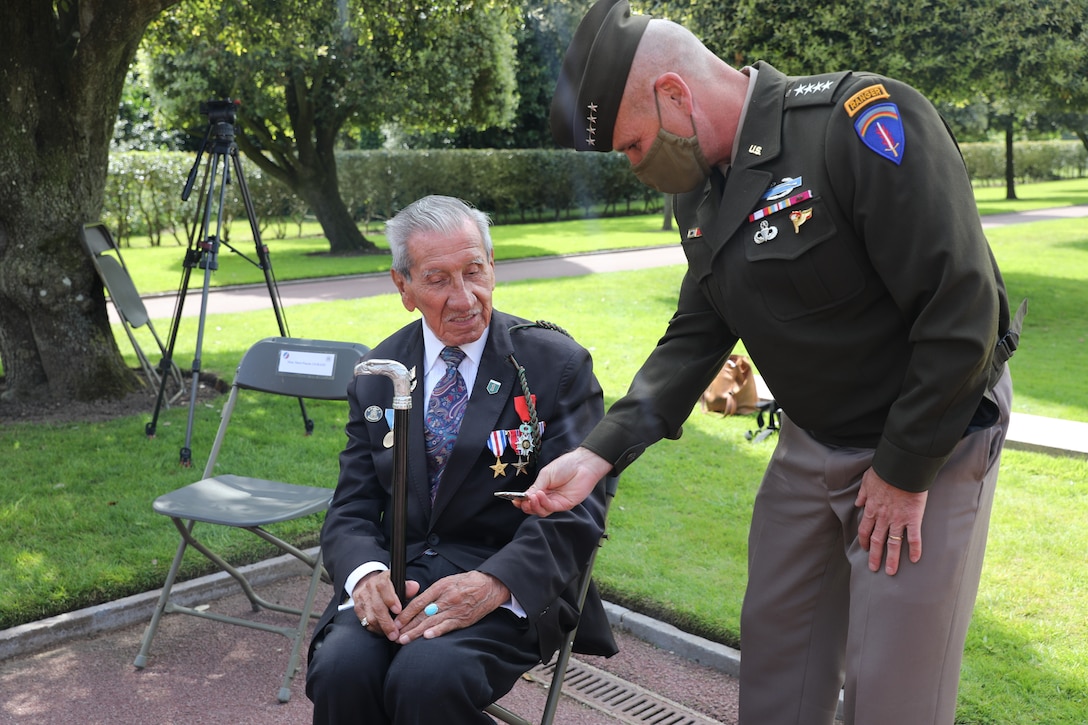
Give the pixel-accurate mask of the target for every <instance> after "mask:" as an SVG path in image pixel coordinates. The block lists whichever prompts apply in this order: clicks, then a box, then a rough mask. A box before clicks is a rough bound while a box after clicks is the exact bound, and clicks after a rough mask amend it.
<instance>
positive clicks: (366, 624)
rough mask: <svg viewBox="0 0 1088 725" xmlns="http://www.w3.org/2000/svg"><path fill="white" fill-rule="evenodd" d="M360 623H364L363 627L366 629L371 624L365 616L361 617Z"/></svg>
mask: <svg viewBox="0 0 1088 725" xmlns="http://www.w3.org/2000/svg"><path fill="white" fill-rule="evenodd" d="M359 624H361V625H363V629H366V628H367V627H369V626H370V622H369V621H367V618H366V617H363V618H362V619H360V620H359Z"/></svg>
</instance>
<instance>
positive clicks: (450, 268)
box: [392, 220, 495, 346]
mask: <svg viewBox="0 0 1088 725" xmlns="http://www.w3.org/2000/svg"><path fill="white" fill-rule="evenodd" d="M408 258H409V259H410V260H411V267H410V269H411V279H408V278H405V277H403V276H402V275H400V274H398V273H397V272H396V271H393V272H392V276H393V283H394V284H396V285H397V289H398V290H400V299H401V302H402V303H403V304H404V307H405V309H407V310H408V311H409V312H412V311H414V310H417V309H418V310H419V311H420V313H422V315H423V319H425V320H426V321H427V326H428V327H430V328H431V330H433V331H434V333H435V335H437V336H438V339H439V340H441V341H442V343H443V344H445V345H454V346H456V345H465V344H468V343H470V342H473V341H474V340H478V339H479V338H480V335H482V334H483V333H484V330H485V329H486V328H487V326H488V324H489V323H490V322H491V293H492V291H493V290H494V289H495V259H494V255H489V254H487V252H486V251H485V250H484V243H483V240H482V239H480V232H479V230H478V229H477V228H476V226H475V225H474V224H473V223H472V222H470V221H468V220H466V221H465V223H464V224H463V225H462V227H461V230H460V231H459V232H458V233H457V234H454V235H452V236H450V235H448V234H445V233H443V232H426V233H422V234H416V235H415V236H413V237H412V238H411V239H410V240H409V241H408Z"/></svg>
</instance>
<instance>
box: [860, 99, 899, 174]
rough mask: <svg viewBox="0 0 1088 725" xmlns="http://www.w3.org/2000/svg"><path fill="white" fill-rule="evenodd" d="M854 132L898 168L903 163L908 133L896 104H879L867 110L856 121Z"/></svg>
mask: <svg viewBox="0 0 1088 725" xmlns="http://www.w3.org/2000/svg"><path fill="white" fill-rule="evenodd" d="M854 130H855V131H856V132H857V134H858V138H860V139H861V140H862V142H863V143H864V144H865V145H866V146H868V147H869V148H870V149H871V150H873V151H875V152H876V153H878V154H880V155H881V156H883V157H884V158H886V159H888V160H889V161H891V162H893V163H894V164H895V165H896V166H898V165H899V164H901V163H903V150H904V147H905V145H906V140H907V139H906V132H905V131H904V130H903V120H902V118H900V116H899V107H898V106H896V105H895V104H894V103H888V102H884V103H878V104H877V105H875V106H872V107H870V108H868V109H866V110H865V112H864V113H862V114H860V115H859V116H858V117H857V118H856V119H855V120H854Z"/></svg>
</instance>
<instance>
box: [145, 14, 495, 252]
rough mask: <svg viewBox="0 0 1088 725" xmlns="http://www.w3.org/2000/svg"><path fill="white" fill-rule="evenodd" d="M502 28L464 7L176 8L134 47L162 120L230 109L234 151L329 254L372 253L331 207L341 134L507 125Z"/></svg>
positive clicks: (335, 199) (347, 217)
mask: <svg viewBox="0 0 1088 725" xmlns="http://www.w3.org/2000/svg"><path fill="white" fill-rule="evenodd" d="M512 23H513V18H512V17H511V16H510V14H509V13H508V12H507V10H506V9H505V6H504V4H503V3H499V2H474V1H472V0H464V1H461V2H450V3H438V4H431V3H421V2H386V1H383V0H342V1H340V0H313V1H311V0H236V1H234V2H227V3H223V2H212V1H211V0H186V2H184V3H182V4H181V5H179V6H178V7H176V8H175V9H174V10H173V11H171V12H170V13H168V14H166V15H165V16H164V17H163V18H162V20H161V22H160V23H158V24H157V26H156V27H155V28H154V29H153V30H152V32H151V33H150V34H149V37H148V40H147V42H148V44H149V47H151V48H153V53H151V54H150V55H151V58H152V66H153V86H154V87H155V88H156V89H157V95H158V101H159V105H160V107H161V108H162V109H163V110H164V111H166V113H167V115H168V117H169V118H171V119H174V120H175V121H176V122H178V123H179V124H181V123H185V122H190V123H191V122H192V121H194V120H196V115H195V112H196V110H197V108H198V106H199V102H200V101H202V100H208V99H211V98H233V99H236V100H239V101H240V102H241V106H240V110H239V113H238V120H239V124H240V127H241V131H242V132H241V133H240V134H239V135H238V137H237V143H238V147H239V148H240V149H241V150H242V151H243V152H245V154H246V156H247V157H249V158H250V159H252V160H253V162H254V163H256V164H257V165H258V166H260V168H261V169H262V171H264V172H266V173H268V174H269V175H271V176H272V177H274V178H276V179H278V180H280V181H282V182H283V183H284V184H286V185H287V186H288V187H290V188H291V189H292V190H293V191H294V192H295V193H296V194H297V195H298V196H299V197H301V198H302V199H303V200H304V201H305V202H306V203H307V204H308V205H309V206H310V208H311V210H313V211H314V213H315V215H316V216H317V218H318V221H319V222H320V223H321V224H322V227H323V230H324V231H325V234H326V236H327V237H328V238H329V240H330V245H331V248H332V249H333V251H350V250H361V249H373V245H372V244H371V243H369V242H367V241H366V240H365V239H364V238H363V236H362V234H361V233H360V232H359V230H358V228H357V226H356V225H355V223H354V221H353V219H352V217H351V214H350V212H349V210H348V209H347V208H346V207H345V206H344V203H343V201H342V200H341V198H340V193H339V188H338V184H337V178H336V159H335V154H334V151H335V150H336V148H337V145H338V143H339V142H341V141H342V140H343V139H344V138H345V132H346V131H348V130H353V129H354V130H358V129H361V130H364V131H371V132H373V131H377V130H379V129H381V128H383V127H386V128H398V129H402V130H405V131H408V132H423V131H431V132H433V131H443V132H451V131H457V130H460V129H466V128H485V127H488V126H496V125H503V124H505V123H507V122H509V120H510V119H511V117H512V114H513V111H514V108H515V106H516V97H515V93H514V91H515V80H514V78H515V68H516V58H515V54H514V39H513V35H512V29H513V26H512Z"/></svg>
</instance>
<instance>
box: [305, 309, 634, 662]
mask: <svg viewBox="0 0 1088 725" xmlns="http://www.w3.org/2000/svg"><path fill="white" fill-rule="evenodd" d="M526 322H528V321H527V320H523V319H520V318H516V317H512V316H510V315H506V314H503V313H501V312H499V311H497V310H496V311H494V312H493V315H492V318H491V329H490V333H489V336H488V340H487V344H486V346H485V348H484V354H483V359H482V360H481V361H480V366H479V371H478V374H477V377H476V382H475V386H474V388H473V391H472V395H471V398H470V399H469V405H468V408H467V410H466V412H465V417H464V419H463V421H462V423H461V430H460V433H459V435H458V439H457V443H456V444H455V446H454V449H453V452H452V454H451V456H450V461H449V463H448V464H447V467H446V470H445V473H444V474H443V478H442V482H441V484H440V485H439V489H438V493H437V497H436V499H435V502H434V505H433V507H432V505H431V501H430V493H429V486H428V482H427V461H426V454H425V452H424V450H425V449H424V442H423V419H424V416H425V413H426V405H427V401H426V400H425V399H424V391H423V388H424V386H423V385H422V384H419V385H416V386H415V388H414V390H413V392H412V411H411V414H410V431H409V443H408V451H409V453H408V458H409V460H408V476H407V478H408V517H407V518H408V520H407V530H406V539H407V548H408V552H407V561H408V565H409V570H410V571H411V570H412V562H413V561H414V560H417V559H418V558H419V557H423V556H426V554H424V552H425V551H427V550H432V551H434V552H437V555H438V556H439V557H441V558H442V559H443V560H444V563H448V564H449V565H452V566H449V567H446V570H447V571H451V570H459V571H469V570H478V571H481V572H484V573H487V574H491V575H493V576H495V577H497V578H498V579H499V580H500V581H502V582H503V584H505V585H506V586H507V587H508V588H509V589H510V592H511V593H512V594H513V596H514V597H515V598H516V599H517V601H518V602H519V603H520V604H521V606H522V607H523V608H524V609H525V612H526V614H527V615H528V617H529V619H530V620H531V621H532V622H533V623H534V624H535V625H536V627H537V630H538V633H539V636H540V651H541V659H542V660H543V661H548V660H550V658H551V656H552V654H553V653H554V652H555V650H556V649H558V647H559V645H560V644H561V643H562V639H563V637H564V635H565V633H566V632H569V631H570V630H571V629H572V628H573V627H574V625H575V624H576V623H577V621H578V618H577V591H576V587H577V583H578V575H579V573H580V572H581V571H582V570H583V568H584V566H585V564H586V562H587V561H588V560H589V557H590V555H591V553H592V552H593V550H594V548H595V547H596V546H597V545H598V542H599V540H600V537H601V534H602V532H603V530H604V520H605V506H606V502H605V494H604V486H603V484H602V485H600V486H598V487H597V490H596V491H595V492H594V494H593V495H592V496H590V497H589V498H588V499H586V501H585V502H584V503H583V504H582V505H580V506H578V507H576V508H574V509H573V510H572V511H569V512H565V513H562V514H553V515H551V516H549V517H546V518H540V517H537V516H527V515H525V514H522V513H521V512H520V511H519V510H518V509H517V508H516V507H515V506H513V505H511V504H510V502H508V501H505V500H501V499H497V498H495V497H494V496H493V495H492V494H493V493H494V492H495V491H502V490H511V489H525V488H528V486H529V485H530V484H531V483H532V481H533V480H534V479H535V475H536V470H539V467H542V466H543V465H545V464H547V463H548V462H549V461H551V460H552V459H554V458H556V457H558V456H560V455H562V454H563V453H566V452H567V451H569V450H571V449H573V448H575V447H577V445H578V444H579V443H580V442H581V440H582V438H583V437H584V436H585V435H586V434H587V433H588V432H589V430H590V429H591V428H592V427H593V426H594V425H595V424H596V423H597V422H598V421H599V420H600V419H601V417H602V416H603V414H604V403H603V393H602V391H601V387H600V385H599V384H598V382H597V379H596V377H595V376H594V375H593V368H592V361H591V359H590V355H589V353H588V352H587V351H586V350H585V348H583V347H582V346H580V345H578V344H577V343H576V342H574V341H573V340H571V339H570V338H568V337H567V336H565V335H563V334H562V333H559V332H556V331H554V330H547V329H543V328H539V327H528V328H519V329H516V330H513V331H511V330H510V328H511V327H512V326H514V325H517V324H522V323H526ZM423 348H424V346H423V332H422V322H420V321H417V322H414V323H412V324H410V325H408V326H406V327H404V328H402V329H401V330H399V331H398V332H396V333H394V334H393V335H391V336H390V337H389V338H387V339H386V340H385V341H383V342H382V343H380V344H379V345H378V346H376V347H375V348H374V349H373V350H371V351H370V353H368V355H367V357H368V358H375V359H391V360H396V361H398V362H401V363H402V364H404V365H405V367H407V368H409V370H411V371H415V372H416V373H417V374H418V375H417V377H418V380H419V381H420V382H422V380H423V377H424V370H423V369H422V364H423ZM511 355H513V357H514V358H515V359H516V360H517V362H518V363H519V364H521V365H522V366H523V367H524V368H525V375H526V379H527V380H528V383H529V387H530V390H531V392H532V394H533V395H535V396H536V406H537V412H538V417H539V420H541V421H543V422H544V423H545V429H544V434H543V438H542V441H541V455H540V459H539V462H538V465H537V466H536V467H535V468H534V469H533V470H532V471H530V472H529V475H515V471H514V467H513V466H512V465H511V466H510V467H509V468H508V469H507V473H506V475H505V477H504V476H497V477H496V475H495V472H494V471H493V470H492V469H491V467H490V466H491V465H492V464H494V463H495V454H494V453H492V452H491V451H490V450H489V449H488V446H487V441H488V438H489V436H490V434H491V432H492V431H493V430H510V429H516V428H518V426H519V425H521V423H522V420H521V418H520V417H519V415H518V413H517V411H516V409H515V405H514V399H515V397H516V396H519V395H522V394H523V393H522V389H521V386H520V384H519V381H518V377H517V370H516V368H515V367H514V364H513V363H512V362H511V361H510V359H509V357H510V356H511ZM392 397H393V387H392V382H391V381H390V380H389V379H388V378H386V377H384V376H372V375H361V376H358V377H356V378H355V380H354V381H353V382H352V383H351V385H350V386H349V389H348V399H349V403H350V419H349V422H348V426H347V434H348V442H347V447H346V448H345V449H344V451H343V453H342V454H341V455H340V480H339V483H338V484H337V487H336V493H335V495H334V496H333V501H332V505H331V506H330V508H329V511H328V514H327V516H326V519H325V525H324V527H323V529H322V532H321V548H322V553H323V555H324V559H325V566H326V567H327V569H328V571H329V573H330V575H331V576H332V578H333V585H334V587H335V589H334V591H335V595H334V598H333V601H332V602H331V603H330V604H329V607H328V608H327V609H326V611H325V613H324V615H323V616H322V618H321V620H320V621H319V622H318V625H317V628H316V629H315V632H316V634H315V636H314V642H315V643H316V642H317V641H320V638H321V632H322V630H323V628H324V626H325V625H326V624H327V623H328V622H329V620H330V619H331V618H332V616H333V615H334V614H335V611H336V605H337V604H339V603H340V602H341V601H343V600H344V597H345V593H344V585H345V581H346V579H347V577H348V575H349V574H350V573H351V572H352V571H354V570H355V569H356V568H357V567H359V566H360V565H362V564H365V563H366V562H370V561H380V562H384V563H385V564H386V565H388V564H389V550H388V545H389V544H388V542H389V541H390V539H391V531H390V522H389V518H390V517H388V516H386V515H385V514H386V513H387V512H389V511H390V510H391V506H392V504H391V495H392V486H393V460H394V459H393V450H392V448H386V447H385V446H384V445H383V439H384V438H385V436H386V434H387V433H388V432H389V424H388V423H387V422H386V417H385V415H384V411H385V409H388V408H392ZM371 406H377V407H378V408H380V409H381V410H382V413H383V414H382V415H381V416H380V417H379V418H378V420H376V421H374V420H368V419H367V418H368V416H366V415H365V414H364V412H365V411H366V409H367V408H369V407H371ZM369 417H370V418H374V417H378V416H375V415H371V416H369ZM516 459H517V457H516V455H514V453H513V451H512V449H507V451H506V453H505V455H504V456H503V460H504V461H506V462H507V463H511V462H513V461H515V460H516ZM442 568H443V567H441V566H439V567H429V569H432V570H433V569H442ZM409 578H412V577H411V576H409ZM420 584H421V585H422V587H423V588H424V589H425V588H426V587H427V586H428V585H429V584H431V582H429V581H421V582H420ZM313 644H314V643H311V650H312V647H313ZM575 649H576V650H577V651H580V652H585V653H589V654H603V655H611V654H614V653H615V652H616V647H615V642H614V641H613V639H612V633H611V628H610V627H609V624H608V621H607V617H606V616H605V613H604V609H603V607H602V606H601V601H600V598H599V596H598V595H597V593H596V591H595V590H591V591H590V594H589V596H588V597H587V600H586V604H585V607H584V610H583V616H582V619H581V623H580V624H579V630H578V641H577V642H576V645H575Z"/></svg>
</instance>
